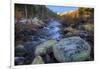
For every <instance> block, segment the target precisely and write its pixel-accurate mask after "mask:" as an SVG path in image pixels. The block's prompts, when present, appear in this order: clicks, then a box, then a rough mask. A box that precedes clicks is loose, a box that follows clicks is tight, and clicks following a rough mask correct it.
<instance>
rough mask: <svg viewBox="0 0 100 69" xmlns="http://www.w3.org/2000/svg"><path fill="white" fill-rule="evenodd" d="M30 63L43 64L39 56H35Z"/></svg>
mask: <svg viewBox="0 0 100 69" xmlns="http://www.w3.org/2000/svg"><path fill="white" fill-rule="evenodd" d="M32 64H44V61H43V60H42V58H41V56H36V57H35V59H34V61H33V62H32Z"/></svg>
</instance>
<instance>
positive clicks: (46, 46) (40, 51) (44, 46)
mask: <svg viewBox="0 0 100 69" xmlns="http://www.w3.org/2000/svg"><path fill="white" fill-rule="evenodd" d="M56 43H57V41H56V40H48V41H46V42H44V43H41V44H40V45H38V46H37V47H36V50H35V55H44V54H46V53H49V52H51V51H52V47H53V46H54V45H55V44H56Z"/></svg>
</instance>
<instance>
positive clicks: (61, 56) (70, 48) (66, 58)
mask: <svg viewBox="0 0 100 69" xmlns="http://www.w3.org/2000/svg"><path fill="white" fill-rule="evenodd" d="M90 51H91V48H90V45H89V44H88V43H87V42H86V41H85V40H83V39H82V38H80V37H75V36H74V37H69V38H64V39H62V40H61V41H60V42H59V43H57V44H56V45H55V46H53V53H54V56H55V58H56V59H57V60H58V61H59V62H73V61H83V60H87V59H88V58H89V57H90Z"/></svg>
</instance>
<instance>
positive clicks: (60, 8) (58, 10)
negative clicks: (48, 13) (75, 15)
mask: <svg viewBox="0 0 100 69" xmlns="http://www.w3.org/2000/svg"><path fill="white" fill-rule="evenodd" d="M47 8H49V9H50V10H52V11H53V12H56V13H61V12H65V11H71V10H76V9H78V7H70V6H50V5H48V6H47Z"/></svg>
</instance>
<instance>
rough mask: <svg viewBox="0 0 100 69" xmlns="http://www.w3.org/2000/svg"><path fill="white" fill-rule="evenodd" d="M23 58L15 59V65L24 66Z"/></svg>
mask: <svg viewBox="0 0 100 69" xmlns="http://www.w3.org/2000/svg"><path fill="white" fill-rule="evenodd" d="M24 61H25V58H24V57H15V65H22V64H24Z"/></svg>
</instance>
